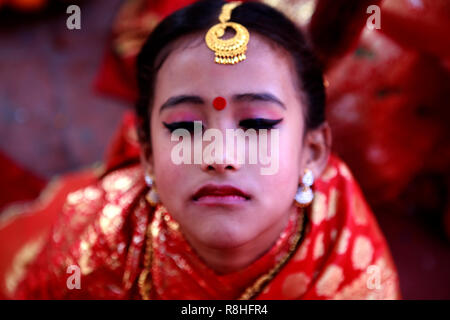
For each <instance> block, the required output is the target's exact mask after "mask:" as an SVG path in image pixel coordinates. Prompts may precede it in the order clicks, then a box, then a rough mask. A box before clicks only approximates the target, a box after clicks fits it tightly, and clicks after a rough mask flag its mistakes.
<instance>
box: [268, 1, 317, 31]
mask: <svg viewBox="0 0 450 320" xmlns="http://www.w3.org/2000/svg"><path fill="white" fill-rule="evenodd" d="M263 2H264V3H266V4H268V5H270V6H272V7H274V8H276V9H278V10H279V11H281V12H283V13H284V14H285V15H286V16H288V17H289V18H290V19H291V20H293V21H294V22H295V23H297V24H298V25H299V26H305V25H306V24H308V23H309V21H310V20H311V17H312V15H313V14H314V11H315V9H316V4H317V1H316V0H303V1H298V0H263Z"/></svg>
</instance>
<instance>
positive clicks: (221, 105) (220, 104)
mask: <svg viewBox="0 0 450 320" xmlns="http://www.w3.org/2000/svg"><path fill="white" fill-rule="evenodd" d="M226 106H227V100H225V98H222V97H217V98H215V99H214V100H213V107H214V109H216V110H223V109H225V107H226Z"/></svg>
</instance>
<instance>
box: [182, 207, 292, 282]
mask: <svg viewBox="0 0 450 320" xmlns="http://www.w3.org/2000/svg"><path fill="white" fill-rule="evenodd" d="M293 210H296V208H295V207H293V208H291V209H290V210H289V211H288V212H287V213H286V214H285V215H283V219H279V221H277V223H276V224H273V225H270V227H269V228H267V229H266V230H264V231H263V232H261V233H260V234H259V235H258V236H257V237H255V238H253V239H251V240H250V241H248V242H246V243H245V244H243V245H241V246H239V247H233V248H226V249H223V248H214V247H209V246H207V245H205V244H204V243H202V242H200V241H197V240H196V239H195V238H192V237H190V236H189V235H188V234H185V238H186V240H187V241H188V242H189V244H190V245H191V246H192V248H194V249H195V251H196V252H197V254H198V255H199V256H200V257H201V258H202V259H203V260H204V261H205V262H206V264H207V265H208V266H209V267H210V268H212V269H213V270H214V271H216V272H217V273H219V274H226V273H231V272H234V271H238V270H241V269H244V268H245V267H247V266H249V265H250V264H251V263H252V262H254V261H256V260H257V259H258V258H259V257H261V256H262V255H264V253H266V252H267V251H268V250H269V249H270V248H272V246H273V245H274V244H275V242H276V241H277V240H278V238H279V237H280V235H281V233H282V232H283V230H284V229H285V228H286V227H287V224H288V222H289V217H290V215H291V214H292V213H293V212H292V211H293Z"/></svg>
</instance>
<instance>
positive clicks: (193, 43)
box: [145, 33, 326, 248]
mask: <svg viewBox="0 0 450 320" xmlns="http://www.w3.org/2000/svg"><path fill="white" fill-rule="evenodd" d="M174 48H175V49H174V50H172V51H171V53H170V54H169V56H168V57H167V59H166V60H165V61H164V63H163V65H162V67H161V69H160V70H159V72H158V75H157V78H156V84H155V96H154V104H153V105H152V106H150V107H151V144H152V155H151V156H150V158H148V159H146V161H145V163H146V165H147V169H148V170H149V171H150V172H152V173H153V174H154V177H155V184H156V188H157V192H158V195H159V197H160V199H161V202H162V203H163V204H164V206H165V207H166V208H167V209H168V211H169V212H170V214H171V215H172V216H173V217H174V218H175V219H176V220H177V221H178V222H179V224H180V228H181V230H182V232H183V233H184V234H185V235H186V236H187V238H188V239H192V240H193V241H196V242H197V243H201V244H202V245H204V246H206V247H210V248H235V247H239V246H242V245H244V244H246V243H248V242H250V241H251V240H253V239H256V238H257V237H258V236H261V235H262V234H263V233H265V232H267V231H268V230H270V228H271V227H273V226H274V225H276V224H278V223H279V221H281V220H285V219H286V217H287V215H288V214H289V212H291V210H294V208H295V207H294V196H295V193H296V191H297V188H298V185H299V182H300V181H301V177H302V175H303V171H304V169H305V168H306V167H308V168H310V169H312V170H313V172H314V174H316V175H317V174H319V173H320V171H321V169H323V166H324V164H325V162H326V161H325V160H324V159H321V161H319V162H318V160H317V159H318V156H317V154H316V153H317V152H315V151H317V150H319V149H320V147H319V149H317V148H316V147H317V146H314V145H313V144H311V143H309V142H308V141H307V137H306V136H305V137H304V125H305V120H304V110H305V106H304V105H302V102H301V100H300V98H299V95H298V91H299V90H298V87H297V85H296V82H295V77H294V73H293V64H292V63H291V60H290V58H289V56H288V54H287V53H285V52H284V51H283V50H281V49H278V48H277V47H275V46H273V45H272V44H271V43H270V42H267V41H266V40H265V39H264V38H262V37H261V36H259V35H257V34H255V33H253V34H251V39H250V42H249V47H248V50H247V59H246V60H245V61H243V62H240V63H238V64H236V65H220V64H216V63H215V62H214V53H213V52H212V51H210V50H209V49H208V48H207V46H206V44H205V42H204V40H203V36H191V37H185V38H183V39H180V40H179V41H178V42H177V43H175V44H174ZM219 96H220V97H223V98H225V99H226V102H227V104H226V107H225V108H224V109H223V110H220V111H219V110H216V109H215V108H214V107H213V100H214V99H215V98H216V97H219ZM255 119H259V120H255ZM261 119H262V120H261ZM196 120H198V121H201V122H202V125H203V127H204V129H203V130H206V129H211V128H214V129H218V130H220V131H221V132H222V135H223V137H224V139H223V146H224V150H226V143H227V141H226V139H225V137H226V131H225V130H226V129H243V130H247V129H249V128H254V129H256V130H258V129H259V128H266V129H267V128H268V129H271V128H273V129H277V130H278V132H279V139H278V144H277V145H276V146H275V145H271V146H270V141H271V140H270V137H271V135H272V132H273V131H272V132H271V131H270V130H269V134H268V138H267V141H268V142H267V144H266V145H268V147H269V149H271V152H275V153H276V152H278V154H279V159H278V170H276V172H274V173H273V174H270V175H263V174H261V172H262V171H261V168H262V167H266V168H267V165H262V164H261V163H260V161H259V160H258V163H257V164H249V159H248V150H246V155H247V156H246V157H245V163H244V164H241V163H238V161H237V159H236V157H235V158H234V159H231V158H229V157H227V156H226V155H225V156H224V157H222V159H220V160H221V161H222V162H223V163H222V164H220V163H217V162H219V161H217V162H214V163H212V164H210V165H208V164H206V163H202V164H194V161H193V160H192V161H191V163H192V164H175V163H174V161H173V158H172V150H173V148H174V147H175V146H177V145H180V141H181V140H180V141H171V133H172V132H171V131H173V130H174V129H177V128H185V129H188V130H190V128H192V127H193V125H192V123H191V122H193V121H196ZM319 140H320V139H319ZM322 140H323V139H322ZM189 141H191V140H189ZM193 141H194V139H193V138H192V148H191V149H192V150H191V151H192V153H193V151H194V146H193V145H194V142H193ZM305 141H306V142H305ZM210 143H211V142H203V149H205V148H206V147H207V146H208V145H209V144H210ZM246 145H247V147H248V143H247V144H246ZM275 149H277V150H275ZM316 149H317V150H316ZM314 150H315V151H314ZM319 153H320V152H319ZM235 154H236V152H235ZM322 157H323V155H322ZM319 158H320V155H319ZM192 159H193V156H192ZM216 159H217V158H216ZM258 159H259V157H258ZM204 160H205V159H204ZM272 161H275V159H274V158H273V159H272Z"/></svg>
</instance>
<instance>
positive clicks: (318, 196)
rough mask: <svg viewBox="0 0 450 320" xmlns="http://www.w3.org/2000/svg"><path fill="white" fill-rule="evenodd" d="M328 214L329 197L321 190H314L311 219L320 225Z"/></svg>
mask: <svg viewBox="0 0 450 320" xmlns="http://www.w3.org/2000/svg"><path fill="white" fill-rule="evenodd" d="M326 215H327V197H326V196H325V195H324V194H323V193H322V192H320V191H315V192H314V200H313V203H312V208H311V220H312V223H314V224H315V225H319V224H320V223H321V222H322V221H323V220H324V219H325V217H326Z"/></svg>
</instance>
